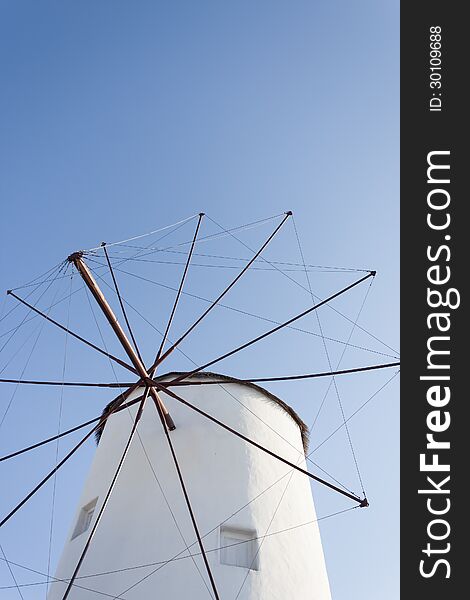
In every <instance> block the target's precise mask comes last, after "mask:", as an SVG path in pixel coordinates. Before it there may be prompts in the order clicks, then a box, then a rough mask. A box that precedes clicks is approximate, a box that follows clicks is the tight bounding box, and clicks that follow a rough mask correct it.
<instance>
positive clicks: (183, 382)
mask: <svg viewBox="0 0 470 600" xmlns="http://www.w3.org/2000/svg"><path fill="white" fill-rule="evenodd" d="M399 366H400V362H393V363H384V364H380V365H371V366H368V367H356V368H354V369H342V370H341V371H325V372H323V373H307V374H305V375H283V376H279V377H251V378H250V377H247V378H243V379H241V378H239V377H234V378H233V379H234V380H235V381H233V382H231V381H227V380H226V379H215V380H213V379H212V380H207V381H186V380H185V379H182V380H181V381H176V382H175V383H173V381H168V382H166V381H159V382H158V383H159V384H161V385H162V386H163V387H176V386H178V387H187V386H193V385H221V384H226V383H263V382H270V381H295V380H302V379H316V378H317V377H335V376H337V375H348V374H351V373H364V372H366V371H375V370H377V369H389V368H391V367H399ZM185 377H189V372H188V373H187V374H185ZM0 383H14V384H23V385H50V386H62V385H63V386H70V387H98V388H127V387H129V386H132V385H134V386H135V385H137V384H135V383H132V382H129V381H122V382H119V383H93V382H86V381H38V380H29V379H0ZM140 384H142V385H148V386H150V387H151V386H154V385H155V383H154V380H153V379H146V380H145V383H144V382H142V381H140V382H139V385H140Z"/></svg>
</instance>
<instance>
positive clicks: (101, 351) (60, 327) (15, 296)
mask: <svg viewBox="0 0 470 600" xmlns="http://www.w3.org/2000/svg"><path fill="white" fill-rule="evenodd" d="M7 294H9V295H11V296H13V298H16V299H17V300H18V302H21V303H22V304H24V305H25V306H27V307H28V308H30V309H31V310H32V311H34V312H35V313H37V314H38V315H40V316H41V317H43V318H44V319H46V321H49V322H50V323H52V324H53V325H56V326H57V327H59V329H62V331H66V332H67V333H68V334H69V335H71V336H72V337H74V338H76V339H77V340H80V341H81V342H83V343H84V344H86V345H87V346H90V348H93V350H96V351H97V352H99V353H100V354H104V356H107V357H108V358H110V359H111V360H114V362H117V363H118V364H119V365H121V367H124V368H125V369H127V370H128V371H132V373H135V374H136V375H139V373H138V372H137V370H136V369H134V367H131V366H130V365H128V364H127V363H125V362H124V361H123V360H121V359H120V358H117V356H113V355H112V354H110V353H109V352H106V351H105V350H103V349H102V348H100V347H99V346H96V345H95V344H93V343H92V342H89V341H88V340H86V339H85V338H84V337H82V336H81V335H78V333H74V332H73V331H71V330H70V329H68V328H67V327H65V326H64V325H61V324H60V323H59V322H58V321H55V320H54V319H52V318H51V317H49V316H48V315H46V314H45V313H43V312H42V311H40V310H39V309H37V308H36V307H34V306H33V305H32V304H29V302H26V300H23V299H22V298H20V297H19V296H17V295H16V294H15V293H14V292H12V291H11V290H8V291H7Z"/></svg>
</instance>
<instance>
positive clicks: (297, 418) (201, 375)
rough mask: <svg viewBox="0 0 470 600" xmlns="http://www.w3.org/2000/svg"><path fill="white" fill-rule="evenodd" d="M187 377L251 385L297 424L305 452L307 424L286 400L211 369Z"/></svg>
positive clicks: (98, 434) (107, 408) (108, 407)
mask: <svg viewBox="0 0 470 600" xmlns="http://www.w3.org/2000/svg"><path fill="white" fill-rule="evenodd" d="M184 374H185V373H184V372H183V371H170V372H169V373H165V374H164V375H160V376H159V377H156V378H155V380H156V381H163V380H165V379H168V378H169V377H170V378H171V377H179V376H181V375H184ZM189 378H191V379H204V378H207V379H213V378H217V379H220V380H223V381H224V382H227V383H236V384H238V385H245V386H247V387H251V388H253V389H255V390H257V391H258V392H261V393H262V394H263V395H264V396H266V397H267V398H268V399H269V400H270V401H271V402H272V403H273V404H275V405H276V406H278V407H280V408H282V409H283V410H284V411H285V412H286V413H287V414H288V415H289V416H290V418H291V419H292V420H293V421H294V423H295V424H296V425H297V426H298V428H299V430H300V435H301V438H302V445H303V448H304V451H305V453H307V451H308V441H309V431H308V427H307V425H306V424H305V422H304V421H303V420H302V419H301V418H300V416H299V415H298V414H297V412H296V411H295V410H294V409H293V408H292V407H291V406H289V405H288V404H287V403H286V402H284V400H281V399H280V398H278V397H277V396H276V395H274V394H273V393H271V392H269V391H268V390H266V389H265V388H263V387H261V386H260V385H257V384H256V383H252V382H251V381H244V380H243V379H237V378H236V377H231V376H230V375H221V374H220V373H213V372H211V371H199V373H194V374H193V375H190V376H189V377H188V379H189ZM118 400H119V398H118V399H115V400H112V401H111V402H110V403H109V404H107V405H106V406H105V408H104V410H103V412H102V417H104V416H105V415H107V414H108V413H109V411H110V410H111V408H112V407H113V406H114V405H115V403H116V402H117V401H118ZM104 426H105V423H104V422H102V423H101V424H100V427H99V428H98V429H97V431H96V442H97V443H99V440H100V438H101V435H102V433H103V430H104Z"/></svg>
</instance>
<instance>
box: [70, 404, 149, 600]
mask: <svg viewBox="0 0 470 600" xmlns="http://www.w3.org/2000/svg"><path fill="white" fill-rule="evenodd" d="M145 400H146V395H145V396H144V397H143V398H142V400H141V402H140V405H139V409H138V411H137V414H136V416H135V419H134V423H133V425H132V429H131V433H130V434H129V438H128V440H127V443H126V446H125V448H124V451H123V453H122V455H121V459H120V461H119V464H118V466H117V469H116V471H115V473H114V476H113V479H112V481H111V484H110V486H109V488H108V491H107V493H106V496H105V498H104V500H103V504H102V505H101V508H100V511H99V513H98V516H97V517H96V520H95V523H94V525H93V527H92V529H91V531H90V534H89V536H88V539H87V541H86V543H85V546H84V548H83V550H82V553H81V555H80V558H79V559H78V562H77V565H76V567H75V569H74V571H73V573H72V576H71V578H70V580H69V582H68V585H67V589H66V590H65V593H64V595H63V596H62V600H66V598H67V597H68V595H69V593H70V590H71V589H72V586H73V584H74V582H75V578H76V577H77V575H78V572H79V570H80V567H81V566H82V563H83V561H84V559H85V556H86V554H87V552H88V549H89V547H90V544H91V542H92V540H93V537H94V535H95V532H96V530H97V529H98V526H99V524H100V521H101V517H102V516H103V513H104V511H105V510H106V507H107V505H108V501H109V498H110V497H111V494H112V492H113V489H114V486H115V485H116V481H117V479H118V477H119V473H120V472H121V469H122V466H123V464H124V461H125V459H126V457H127V454H128V452H129V448H130V446H131V443H132V440H133V439H134V435H135V432H136V430H137V425H138V423H139V420H140V417H141V416H142V411H143V409H144V406H145Z"/></svg>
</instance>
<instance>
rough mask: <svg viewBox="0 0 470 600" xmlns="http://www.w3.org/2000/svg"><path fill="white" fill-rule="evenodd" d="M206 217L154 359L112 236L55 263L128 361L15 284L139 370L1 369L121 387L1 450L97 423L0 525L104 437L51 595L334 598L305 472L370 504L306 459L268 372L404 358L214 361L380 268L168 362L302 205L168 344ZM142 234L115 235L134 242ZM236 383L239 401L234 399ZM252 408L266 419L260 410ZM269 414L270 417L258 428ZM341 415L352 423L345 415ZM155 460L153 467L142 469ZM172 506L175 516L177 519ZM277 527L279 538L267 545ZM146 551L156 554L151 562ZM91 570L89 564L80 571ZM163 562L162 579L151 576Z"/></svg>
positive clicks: (299, 429) (358, 504)
mask: <svg viewBox="0 0 470 600" xmlns="http://www.w3.org/2000/svg"><path fill="white" fill-rule="evenodd" d="M203 217H204V214H203V213H200V214H199V215H197V217H195V219H196V227H195V231H194V235H193V237H192V240H191V241H190V243H189V251H188V252H187V256H186V259H185V262H184V268H183V270H182V274H181V277H180V281H179V285H178V288H177V289H176V290H175V291H176V295H175V297H174V301H173V304H172V307H171V310H170V312H169V316H168V318H167V321H166V326H165V329H164V331H163V333H162V337H161V341H160V344H159V346H158V350H157V352H156V354H155V358H154V360H153V361H152V363H151V364H150V365H149V366H146V365H145V363H144V360H143V357H142V354H141V351H140V349H139V345H138V342H137V339H136V336H135V335H134V332H133V328H132V326H131V323H130V319H129V316H128V313H127V310H126V301H125V300H124V298H123V297H122V295H121V291H120V287H119V283H118V279H117V273H116V271H117V270H118V269H116V262H117V264H118V265H119V264H121V262H123V260H125V259H122V258H121V259H118V260H117V261H116V260H114V265H113V257H112V256H111V255H110V253H109V247H111V245H107V244H104V243H103V244H102V245H101V246H100V247H99V248H94V249H92V250H90V251H79V252H74V253H72V254H71V255H70V256H69V257H68V258H67V260H66V261H64V262H63V263H62V264H61V265H60V266H59V272H62V271H63V270H64V269H69V268H73V269H74V270H75V272H76V273H77V274H78V275H79V276H80V277H81V279H82V280H83V283H84V285H85V287H86V289H87V290H88V291H89V294H90V295H91V297H92V298H93V301H94V302H95V304H96V305H97V306H98V307H99V309H100V310H101V312H102V314H103V315H104V317H105V319H106V321H107V322H108V324H109V326H110V328H111V330H112V331H113V332H114V335H115V336H116V338H117V340H118V342H119V344H120V345H121V347H122V350H123V351H124V353H125V355H126V357H127V358H126V359H125V360H123V359H122V358H119V357H118V356H116V355H114V354H111V353H110V352H108V350H107V349H106V348H103V347H101V346H99V345H97V344H95V343H93V342H90V341H89V340H88V339H86V338H85V337H84V336H82V335H81V334H79V333H77V332H75V331H73V330H72V329H71V328H70V327H69V325H68V324H64V323H61V322H59V321H57V320H56V319H54V318H52V316H50V314H48V312H45V311H43V310H40V309H39V308H38V307H37V306H36V305H35V304H32V303H30V302H29V301H28V299H26V298H24V297H22V296H20V295H19V294H18V293H17V291H16V290H9V292H8V294H9V296H11V297H12V298H14V299H15V300H16V301H17V302H18V303H19V304H21V305H24V306H26V308H27V309H28V310H29V311H30V313H31V314H35V315H38V316H41V317H42V318H43V319H44V320H45V321H47V322H49V323H50V324H51V325H54V326H55V327H57V328H59V329H62V330H63V331H64V332H65V333H66V335H67V336H69V337H71V338H74V339H76V340H78V341H79V342H80V343H82V344H84V345H86V346H88V347H91V348H92V349H93V350H94V351H95V352H98V353H99V354H101V355H104V356H106V357H107V358H108V359H109V360H110V361H111V362H112V363H114V364H116V365H119V367H121V368H123V369H125V370H126V371H127V372H128V373H131V374H132V377H130V378H129V379H132V380H129V381H126V382H122V381H116V382H113V383H109V384H106V383H94V382H72V381H65V380H62V381H44V380H42V381H39V380H35V381H32V380H25V379H23V378H20V379H17V380H14V379H2V380H1V381H2V382H3V383H16V384H17V385H44V386H46V385H47V386H54V385H55V386H60V387H61V388H62V389H63V388H64V387H66V386H77V387H79V386H83V387H108V388H119V390H120V392H119V394H118V396H117V397H116V398H115V399H114V400H112V401H111V402H110V403H108V405H107V406H106V408H105V410H104V411H103V413H102V415H101V416H97V417H96V418H95V419H93V420H92V421H91V422H87V423H85V424H83V425H79V426H76V427H74V428H72V430H68V431H61V432H60V433H59V434H57V435H56V436H52V437H50V438H48V439H46V440H43V441H41V442H37V443H35V444H32V445H30V446H28V447H27V448H24V449H21V450H19V451H15V452H11V453H9V454H8V455H5V456H3V457H1V460H2V461H5V460H10V459H13V458H14V457H15V456H18V455H20V454H23V453H26V452H30V451H32V450H34V449H35V448H37V447H39V446H41V445H44V444H48V443H50V442H52V441H54V440H57V439H58V438H61V437H63V436H65V435H67V434H68V433H70V432H72V431H76V430H77V429H78V428H81V427H85V426H86V427H88V426H90V425H92V427H91V429H89V431H88V432H87V433H86V435H85V436H84V437H82V438H81V439H80V440H79V442H78V443H77V444H76V445H75V446H74V447H73V448H72V449H71V450H70V451H69V452H68V453H67V454H66V455H65V456H64V457H63V458H62V459H61V460H60V461H59V460H58V461H57V462H56V464H55V466H54V468H53V469H52V470H50V471H49V472H48V473H47V474H46V475H45V476H44V477H43V478H42V479H41V480H40V481H39V483H37V485H35V486H34V488H33V489H32V490H31V491H30V492H29V493H28V494H27V495H26V496H25V497H24V498H23V499H22V500H21V501H20V502H19V503H18V504H16V506H14V507H13V508H12V509H11V510H10V511H9V512H8V514H6V515H5V516H3V517H2V518H1V520H0V527H2V526H4V525H5V524H6V523H8V522H9V521H10V520H11V519H12V518H13V517H14V515H15V514H16V513H17V512H18V511H19V510H20V509H21V508H22V506H24V505H25V504H26V503H27V502H28V501H29V500H30V498H32V497H33V496H34V495H35V494H36V493H37V492H38V491H39V490H40V489H41V488H42V487H43V486H44V485H45V484H46V483H47V482H48V481H49V480H51V478H54V477H55V475H56V473H57V472H58V470H59V469H61V468H62V467H63V466H64V465H65V464H66V463H67V462H68V461H69V460H70V459H71V457H72V456H73V455H74V454H75V453H76V452H77V451H79V449H80V448H81V447H82V446H83V445H84V444H85V443H86V442H87V440H89V439H90V438H91V437H93V436H95V437H96V438H97V440H98V449H97V451H96V455H95V458H94V461H93V464H92V467H91V470H90V473H89V476H88V478H87V480H86V482H85V486H84V489H83V492H82V496H81V498H80V500H79V502H78V507H77V510H76V514H75V517H74V520H73V523H72V525H71V528H70V533H69V535H68V537H67V540H66V543H65V546H64V549H63V553H62V558H61V560H60V562H59V566H58V569H57V572H56V573H55V576H54V577H52V578H50V579H51V581H52V583H51V585H50V589H49V595H48V598H49V599H50V600H59V599H62V600H66V598H76V599H77V600H78V599H80V598H89V597H90V594H101V595H104V596H108V597H112V598H116V599H117V598H122V599H126V598H127V599H129V600H132V599H135V598H140V599H143V600H145V599H146V598H150V597H154V596H155V594H157V595H158V597H162V598H175V599H178V598H183V597H191V598H194V599H199V598H201V599H202V598H207V597H208V596H209V597H212V598H216V599H219V598H221V599H225V598H237V599H238V598H240V599H246V600H248V599H254V598H277V597H278V598H285V597H296V598H300V599H305V600H307V598H309V599H310V598H312V597H313V598H316V599H318V600H326V599H328V598H330V592H329V586H328V578H327V575H326V568H325V565H324V558H323V550H322V545H321V540H320V534H319V529H318V524H317V521H318V519H317V516H316V512H315V507H314V503H313V499H312V495H311V489H310V486H309V485H308V482H309V480H310V481H315V482H316V483H317V484H319V485H322V486H325V487H327V488H329V489H330V490H331V492H332V493H336V494H340V495H342V496H344V497H346V498H347V499H348V500H349V501H351V503H352V508H365V507H367V506H368V500H367V497H366V495H365V492H364V491H363V493H362V494H360V495H358V494H356V493H354V492H351V491H350V490H347V489H345V488H344V486H342V485H339V484H337V483H333V482H332V481H331V480H328V479H326V478H324V477H320V476H319V475H317V474H315V473H313V472H312V471H310V470H309V469H308V467H307V464H306V454H307V435H306V433H307V429H308V428H307V426H306V425H305V424H304V423H303V421H302V419H301V418H300V417H299V416H298V415H297V413H296V412H295V411H294V410H293V409H292V408H291V407H290V406H288V405H287V404H286V403H285V402H284V401H283V400H281V399H280V398H279V397H278V396H277V395H275V394H273V393H271V392H269V391H268V390H266V389H264V388H263V387H260V384H263V383H273V382H276V381H293V380H301V379H303V380H308V379H314V378H319V377H330V378H332V377H336V376H339V375H346V374H351V373H356V372H364V371H372V370H378V369H386V368H392V367H397V366H398V365H399V363H398V362H397V361H394V362H389V363H383V364H378V365H377V364H376V365H370V366H361V367H357V368H353V369H336V370H334V369H330V370H329V371H327V372H316V373H306V374H300V375H298V374H295V375H284V374H281V375H278V376H276V375H272V376H269V377H251V378H237V377H229V376H226V375H221V374H218V373H215V372H214V371H213V366H214V365H216V364H217V363H219V362H221V361H223V360H225V359H226V358H228V357H230V356H233V355H235V354H237V353H239V352H241V351H243V350H245V349H247V348H249V347H251V346H254V345H255V344H257V343H258V342H260V341H261V340H264V339H266V338H269V337H270V336H272V335H274V334H276V333H277V332H278V331H280V330H282V329H285V328H288V327H292V326H293V325H294V324H296V323H297V322H298V321H299V320H300V319H302V318H303V317H305V316H307V315H309V314H313V313H316V311H318V309H319V308H321V307H322V306H329V305H330V303H332V302H333V301H334V300H335V299H336V298H338V297H340V296H343V295H345V294H347V293H348V292H349V291H350V290H352V289H353V288H356V287H358V286H360V285H361V284H363V283H365V282H366V281H369V282H371V281H372V280H373V278H374V276H375V271H370V270H364V272H361V273H360V276H359V277H358V278H357V279H355V280H354V281H353V282H352V283H349V284H348V285H346V286H344V287H342V288H341V289H339V290H337V291H335V292H334V293H333V294H330V295H329V296H328V297H326V298H323V299H320V300H317V301H314V302H312V304H311V305H310V306H309V307H308V308H306V309H305V310H302V311H301V312H298V313H296V314H293V315H291V316H290V317H289V318H287V319H285V320H284V321H282V322H279V323H277V324H275V325H274V326H271V327H269V328H267V329H266V330H265V331H263V332H262V333H260V334H259V335H257V336H255V337H252V338H250V339H248V340H247V341H245V342H244V343H242V344H240V345H239V346H237V347H236V348H234V349H232V350H230V351H229V352H225V353H223V354H222V355H220V356H217V357H216V358H214V359H212V360H210V361H208V362H205V363H204V364H202V365H200V364H198V365H196V366H195V367H194V368H193V369H191V370H189V371H188V370H186V371H178V372H174V371H172V372H169V373H163V374H160V372H161V370H162V367H161V365H163V364H164V363H165V361H166V360H167V359H168V358H169V357H170V356H171V355H172V354H173V353H174V352H175V350H178V349H179V347H180V345H181V343H182V342H183V341H184V340H185V339H186V338H188V336H190V334H191V333H192V332H193V331H194V330H195V329H196V328H197V327H198V326H199V324H200V323H201V322H202V321H203V320H204V319H205V318H206V317H207V315H208V314H209V313H211V312H212V311H213V310H214V309H215V308H216V307H217V306H218V305H220V303H221V301H222V300H223V299H224V297H225V296H226V295H227V294H228V293H229V292H230V290H232V288H234V286H235V285H236V284H237V283H238V282H239V281H240V279H241V278H242V277H243V276H244V275H245V273H246V272H247V271H248V270H249V269H250V268H251V267H252V266H253V265H254V264H255V263H257V262H258V261H260V260H265V259H263V257H262V253H263V251H264V250H265V249H266V247H267V246H268V245H269V244H270V243H271V242H272V240H273V239H274V238H275V236H276V235H277V233H278V232H279V231H280V229H281V228H282V227H283V226H284V224H285V223H286V222H287V221H288V220H289V219H290V218H291V217H292V213H291V212H287V213H284V214H283V215H280V216H279V215H277V216H276V217H277V218H279V219H280V221H279V223H278V224H277V225H276V227H275V228H274V230H273V231H272V233H271V234H270V235H269V236H268V237H267V238H266V240H265V241H264V242H263V244H262V245H261V246H260V247H259V249H258V250H256V251H254V252H253V254H252V256H251V258H250V259H249V260H247V261H246V264H245V265H244V266H243V268H241V269H239V270H237V274H236V276H235V277H233V278H232V279H231V280H230V282H229V283H228V285H226V286H225V288H224V289H223V291H222V292H221V293H220V294H218V296H217V297H216V298H215V299H213V300H211V301H210V302H209V306H208V307H207V308H206V309H205V310H204V311H203V312H202V313H201V314H200V315H199V316H198V317H197V318H196V319H195V320H194V321H193V322H192V324H191V325H190V326H189V327H187V328H186V329H185V330H184V332H183V333H182V334H181V335H180V336H179V337H178V339H176V340H175V341H173V342H170V341H169V333H170V330H171V327H172V324H173V321H174V317H175V314H176V312H177V308H178V305H179V302H180V299H181V296H182V295H183V294H184V293H185V291H184V286H185V282H186V278H187V275H188V271H189V269H190V265H191V264H192V260H193V257H194V254H195V248H196V246H197V244H198V243H199V242H201V241H202V240H201V239H200V238H199V235H200V228H201V223H202V220H203ZM185 222H186V220H185ZM177 225H178V224H177ZM248 225H251V224H248ZM153 233H155V232H152V234H153ZM296 233H297V231H296ZM139 237H140V236H139ZM135 239H137V238H131V240H124V242H119V243H116V244H115V245H117V246H125V245H126V243H127V244H128V243H129V242H130V241H134V240H135ZM299 247H300V242H299ZM160 250H161V249H157V251H160ZM148 251H149V252H150V250H148ZM138 255H139V256H140V258H142V257H143V256H146V253H145V252H143V251H142V248H141V249H140V250H139V251H138ZM97 256H100V257H101V259H102V260H104V261H105V262H104V263H99V262H98V264H100V267H103V266H104V265H105V266H107V268H108V270H109V273H110V275H111V279H112V287H113V292H114V294H115V296H116V298H117V301H118V302H117V303H118V305H119V308H120V312H121V313H122V317H123V319H124V321H123V323H125V326H126V327H125V328H124V326H123V325H121V323H120V321H119V319H118V317H117V315H116V312H115V311H114V310H113V308H112V306H111V303H110V302H109V301H108V300H107V298H106V296H105V294H104V292H103V290H102V288H101V287H100V284H99V282H98V279H101V277H97V276H96V271H95V272H93V269H92V268H91V266H90V265H92V264H93V262H95V263H96V262H97ZM267 262H268V263H269V264H272V263H270V262H269V261H267ZM303 263H304V264H303V266H304V267H305V262H304V261H303ZM46 281H47V278H46ZM312 299H313V295H312ZM28 314H29V313H28ZM356 324H357V323H356ZM356 324H355V325H356ZM126 330H127V332H126ZM227 393H229V394H230V396H231V397H232V398H233V399H234V400H235V402H232V403H230V404H229V403H228V402H227V397H226V395H227ZM253 416H255V417H256V419H257V421H253ZM343 416H344V415H343ZM259 422H261V423H263V425H264V427H263V428H260V427H258V426H257V423H259ZM344 426H345V427H347V423H346V419H344ZM348 436H349V432H348ZM307 457H308V455H307ZM146 463H148V465H147V467H150V469H148V468H147V469H145V470H144V468H143V465H145V464H146ZM152 476H153V478H154V479H155V480H156V481H157V483H158V486H159V487H160V491H161V495H160V496H159V499H158V501H156V500H155V498H154V496H153V495H152V493H151V486H154V485H155V481H153V479H152ZM280 481H281V482H284V484H286V485H285V488H284V490H283V491H282V493H281V494H280V493H279V489H280V488H279V486H278V487H276V484H277V483H278V482H280ZM257 499H258V501H256V500H257ZM168 511H169V512H170V514H171V516H172V519H168ZM273 513H274V514H275V516H276V531H271V532H270V533H265V534H263V532H267V531H268V530H269V529H270V526H271V522H270V519H271V520H272V518H273V517H272V515H273ZM302 524H304V525H305V526H302ZM306 525H309V527H307V526H306ZM294 530H295V535H291V536H290V537H289V536H288V535H287V532H289V531H291V532H292V531H294ZM283 533H284V534H285V535H282V534H283ZM268 537H270V539H269V543H265V541H266V539H267V538H268ZM181 544H183V547H182V548H181V547H180V546H181ZM165 556H166V557H167V558H164V557H165ZM148 557H158V558H154V560H153V563H152V564H148V563H149V560H148ZM146 561H147V564H146ZM139 565H140V568H143V567H142V566H146V567H147V571H148V570H149V569H150V573H149V572H147V573H146V574H145V576H138V577H136V574H135V568H134V567H137V566H139ZM188 565H189V566H188ZM163 567H165V569H163ZM84 570H85V572H86V573H87V575H86V578H85V579H82V577H83V572H84ZM157 571H158V572H159V575H160V577H159V580H158V581H159V583H156V580H155V579H154V578H153V577H152V575H153V574H155V573H156V572H157ZM241 572H242V573H243V579H242V584H241V586H240V573H241ZM84 581H85V583H84Z"/></svg>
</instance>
